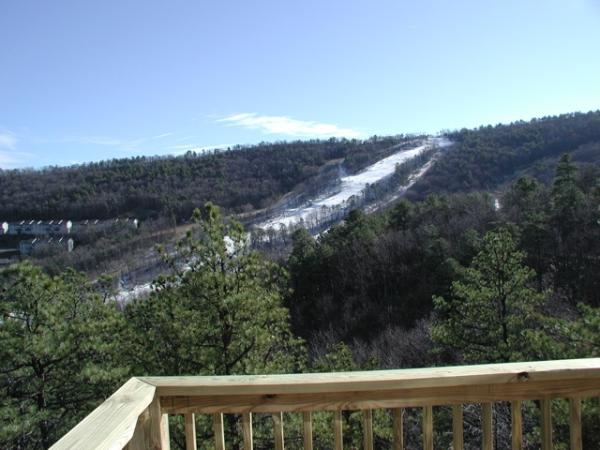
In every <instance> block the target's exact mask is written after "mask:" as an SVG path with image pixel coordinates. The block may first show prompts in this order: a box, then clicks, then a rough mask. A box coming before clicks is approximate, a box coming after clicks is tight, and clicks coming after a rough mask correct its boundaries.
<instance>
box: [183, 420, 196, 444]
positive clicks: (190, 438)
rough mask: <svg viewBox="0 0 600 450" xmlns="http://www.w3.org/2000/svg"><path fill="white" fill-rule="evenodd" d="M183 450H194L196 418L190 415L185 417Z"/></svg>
mask: <svg viewBox="0 0 600 450" xmlns="http://www.w3.org/2000/svg"><path fill="white" fill-rule="evenodd" d="M185 449H186V450H196V417H195V416H194V414H192V413H190V414H186V415H185Z"/></svg>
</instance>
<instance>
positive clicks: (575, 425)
mask: <svg viewBox="0 0 600 450" xmlns="http://www.w3.org/2000/svg"><path fill="white" fill-rule="evenodd" d="M569 410H570V416H571V420H570V422H571V423H570V431H571V433H570V434H571V450H581V449H582V443H581V399H580V398H570V399H569Z"/></svg>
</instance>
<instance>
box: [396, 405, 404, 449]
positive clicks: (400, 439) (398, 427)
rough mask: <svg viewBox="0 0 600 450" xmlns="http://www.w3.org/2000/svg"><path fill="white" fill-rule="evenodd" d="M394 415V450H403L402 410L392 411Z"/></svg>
mask: <svg viewBox="0 0 600 450" xmlns="http://www.w3.org/2000/svg"><path fill="white" fill-rule="evenodd" d="M393 415H394V450H404V423H403V419H404V408H396V409H394V410H393Z"/></svg>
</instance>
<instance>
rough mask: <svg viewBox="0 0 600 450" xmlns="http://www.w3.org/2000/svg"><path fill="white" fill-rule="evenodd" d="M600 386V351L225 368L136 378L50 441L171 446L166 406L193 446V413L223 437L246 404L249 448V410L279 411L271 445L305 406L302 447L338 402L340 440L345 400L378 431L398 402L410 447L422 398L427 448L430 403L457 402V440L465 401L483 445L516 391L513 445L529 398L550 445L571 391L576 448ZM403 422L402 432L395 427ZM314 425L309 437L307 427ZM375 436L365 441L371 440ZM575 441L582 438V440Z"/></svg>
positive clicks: (398, 435)
mask: <svg viewBox="0 0 600 450" xmlns="http://www.w3.org/2000/svg"><path fill="white" fill-rule="evenodd" d="M599 395H600V358H591V359H575V360H561V361H543V362H527V363H508V364H486V365H477V366H456V367H434V368H426V369H403V370H386V371H368V372H342V373H319V374H294V375H256V376H227V377H214V376H206V377H205V376H202V377H195V376H191V377H141V378H132V379H131V380H129V381H128V382H127V383H126V384H125V385H123V386H122V387H121V388H120V389H119V390H118V391H117V392H115V394H114V395H113V396H111V397H110V398H109V399H108V400H106V401H105V402H104V403H103V404H102V405H100V406H99V407H98V408H97V409H96V410H94V411H93V412H92V413H91V414H90V415H89V416H87V417H86V418H85V419H84V420H83V421H82V422H80V423H79V424H78V425H77V426H76V427H75V428H73V429H72V430H71V431H70V432H69V433H68V434H67V435H65V436H64V437H63V438H62V439H61V440H60V441H58V442H57V443H56V444H55V445H54V446H53V447H52V449H54V450H63V449H98V450H100V449H122V448H129V449H130V450H135V449H143V448H144V449H146V448H147V449H162V450H165V449H168V445H169V443H168V440H169V439H168V422H167V420H166V419H167V415H168V414H182V415H185V424H186V442H187V443H188V444H187V446H188V448H192V449H193V448H195V445H196V442H195V419H194V415H195V414H211V415H213V424H214V431H215V439H216V441H215V442H216V444H215V445H216V447H217V448H221V447H222V446H223V444H224V441H223V434H224V431H223V414H232V413H235V414H242V415H243V416H242V417H243V425H244V428H243V431H244V448H250V449H251V448H252V413H267V414H271V415H273V418H274V419H273V420H274V424H275V432H274V447H276V448H283V434H282V430H283V429H282V414H281V413H282V412H302V413H304V415H303V423H304V426H303V429H304V432H305V439H304V443H305V448H312V426H311V415H310V412H312V411H334V412H335V414H336V415H335V417H336V418H337V420H334V424H335V442H336V448H341V445H342V444H341V438H340V436H341V434H340V433H341V422H340V421H341V420H342V417H341V416H340V414H339V413H340V412H341V411H342V410H363V411H364V416H363V417H364V418H363V420H364V429H365V430H367V433H372V431H369V430H372V424H371V421H372V413H371V411H372V410H373V409H382V408H389V409H393V414H394V426H395V428H396V429H395V430H394V431H395V432H394V436H395V443H394V448H400V449H401V448H403V443H402V441H403V436H402V433H403V431H402V414H403V408H409V407H410V408H412V407H422V408H424V429H423V440H424V448H431V446H432V445H433V444H432V442H433V438H432V435H433V429H432V427H433V426H432V410H431V407H432V406H437V405H457V406H456V407H455V408H454V409H453V417H454V419H455V423H454V425H453V430H454V431H455V439H454V445H455V447H457V448H461V446H462V423H460V424H459V423H457V421H461V422H462V408H461V407H460V405H462V404H465V403H480V404H482V405H483V416H484V417H483V432H484V437H483V439H484V441H483V442H482V444H483V445H482V447H484V448H491V447H490V446H491V445H492V444H491V443H492V434H493V430H492V428H491V420H492V403H493V402H497V401H512V410H513V427H519V430H514V432H513V448H520V447H519V445H520V444H519V442H520V439H521V438H520V436H521V435H520V433H521V430H520V427H521V426H522V425H521V423H522V422H521V418H520V408H521V401H523V400H542V406H543V408H542V419H543V423H542V424H541V425H542V432H543V441H542V444H543V447H542V448H543V449H550V448H551V446H552V424H551V417H550V409H549V404H550V402H549V400H550V399H552V398H557V397H560V398H568V399H571V405H572V406H571V412H572V413H571V417H572V432H571V436H572V441H573V443H572V446H571V448H572V449H580V448H581V437H580V436H581V408H580V399H581V398H583V397H594V396H599ZM398 428H399V432H398ZM307 434H308V437H307ZM372 442H373V440H372V436H368V435H367V436H365V438H364V443H365V445H366V446H367V447H371V446H372ZM576 442H579V444H577V443H576Z"/></svg>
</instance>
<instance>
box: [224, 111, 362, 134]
mask: <svg viewBox="0 0 600 450" xmlns="http://www.w3.org/2000/svg"><path fill="white" fill-rule="evenodd" d="M217 122H220V123H225V124H228V125H231V126H239V127H243V128H247V129H250V130H258V131H260V132H262V133H264V134H283V135H287V136H296V137H315V138H324V137H347V138H360V137H363V133H361V132H360V131H356V130H353V129H350V128H340V127H338V126H337V125H332V124H328V123H319V122H313V121H305V120H297V119H292V118H290V117H285V116H261V115H259V114H256V113H241V114H234V115H232V116H227V117H224V118H222V119H218V120H217Z"/></svg>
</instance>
